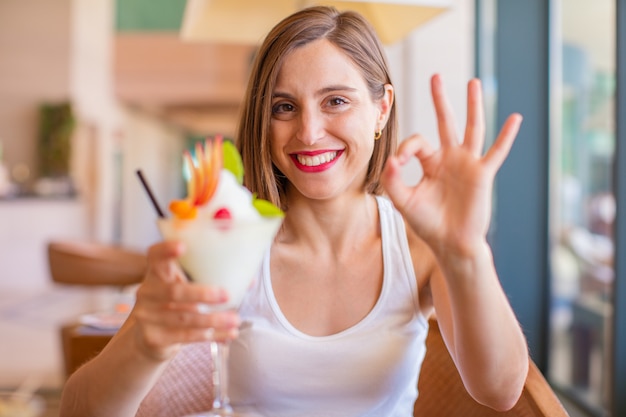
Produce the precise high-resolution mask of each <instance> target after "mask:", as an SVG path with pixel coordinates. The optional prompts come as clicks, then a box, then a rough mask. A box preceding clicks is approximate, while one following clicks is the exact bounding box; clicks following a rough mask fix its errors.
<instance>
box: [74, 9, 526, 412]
mask: <svg viewBox="0 0 626 417" xmlns="http://www.w3.org/2000/svg"><path fill="white" fill-rule="evenodd" d="M432 95H433V100H434V104H435V109H436V115H437V120H438V123H439V134H440V143H441V146H440V147H439V148H437V149H435V148H433V147H431V146H430V145H429V143H428V141H427V140H426V139H425V138H423V137H421V136H419V135H414V136H411V137H409V138H408V139H406V140H404V141H403V142H402V143H401V144H400V146H399V148H398V149H397V150H396V112H395V104H394V89H393V86H392V84H391V81H390V77H389V71H388V69H387V62H386V58H385V56H384V53H383V49H382V47H381V45H380V42H379V41H378V39H377V37H376V35H375V33H374V31H373V29H372V28H371V27H370V25H369V24H368V23H367V22H366V21H365V20H364V19H363V18H362V17H361V16H360V15H358V14H356V13H353V12H344V13H339V12H337V11H336V10H334V9H332V8H326V7H314V8H309V9H305V10H302V11H300V12H297V13H295V14H294V15H292V16H290V17H288V18H286V19H285V20H283V21H282V22H280V23H279V24H278V25H277V26H276V27H275V28H274V29H273V30H272V31H271V32H270V33H269V35H268V36H267V38H266V40H265V42H264V43H263V45H262V46H261V48H260V50H259V52H258V56H257V58H256V61H255V64H254V66H253V69H252V74H251V79H250V83H249V86H248V92H247V95H246V98H245V102H244V108H243V112H242V116H241V123H240V127H239V134H238V145H239V147H240V149H241V152H242V157H243V160H244V166H245V172H246V181H247V182H246V185H247V186H248V187H249V188H250V189H251V190H252V191H253V192H256V193H257V194H258V195H259V197H261V198H265V199H268V200H271V201H273V202H274V203H275V204H277V205H279V206H281V207H282V208H283V209H284V210H285V212H286V217H285V221H284V224H283V227H282V229H281V231H280V232H279V234H278V236H277V237H276V240H275V242H274V244H273V246H272V248H271V250H270V251H269V253H268V254H267V257H266V259H265V263H264V265H263V268H262V270H261V271H260V272H259V277H258V279H257V280H256V284H255V286H254V287H253V288H251V289H250V291H249V293H248V294H247V296H246V299H245V300H244V303H243V305H242V307H241V309H240V310H239V311H238V313H227V312H223V313H215V314H202V313H200V312H198V309H197V307H196V306H197V303H199V302H205V303H220V302H223V301H224V300H225V299H226V298H227V296H228V295H227V294H225V293H224V292H223V291H222V290H220V289H218V288H204V287H201V286H193V285H189V284H187V283H186V282H184V279H182V277H181V274H180V273H179V272H178V269H177V268H176V258H177V257H178V256H179V255H180V254H181V253H183V251H184V249H185V248H184V247H182V245H181V244H176V243H159V244H156V245H154V246H153V247H152V248H151V249H150V251H149V259H150V262H149V270H148V273H147V275H146V278H145V281H144V283H143V284H142V286H141V287H140V289H139V291H138V294H137V302H136V305H135V308H134V310H133V311H132V313H131V316H130V318H129V320H128V321H127V323H125V325H124V326H123V328H122V329H121V330H120V332H119V333H118V334H117V335H116V336H115V337H114V338H113V340H112V341H111V343H110V344H109V345H108V346H107V348H106V349H105V350H104V351H103V352H102V353H101V354H100V355H99V356H98V357H96V358H95V359H94V360H92V361H91V362H90V363H88V364H86V365H85V366H83V367H82V368H81V369H80V370H78V371H77V372H76V373H75V374H74V375H73V376H72V377H71V378H70V380H69V381H68V383H67V385H66V388H65V392H64V396H63V404H62V406H63V411H62V415H64V416H70V415H81V416H86V415H93V416H96V415H97V416H116V417H119V416H133V415H136V414H137V415H141V416H160V415H163V416H174V415H183V414H186V413H190V412H192V411H201V410H203V409H208V408H210V403H211V398H209V397H210V392H211V390H210V384H211V382H210V372H209V368H210V364H209V363H208V362H209V359H208V358H209V355H208V353H207V347H206V345H207V343H193V342H206V341H207V340H209V339H210V338H217V339H229V340H232V345H231V350H230V364H229V367H230V372H231V373H230V378H231V380H230V384H229V385H230V396H231V401H232V403H233V405H234V407H235V408H236V409H240V410H241V409H244V410H248V411H255V412H257V413H259V414H261V415H264V416H267V417H280V416H385V417H409V416H412V415H413V403H414V402H415V399H416V397H417V379H418V375H419V369H420V366H421V363H422V359H423V357H424V354H425V346H424V340H425V337H426V334H427V332H428V324H427V317H428V316H429V315H430V314H431V313H433V311H434V312H435V313H436V315H437V319H438V321H439V324H440V328H441V331H442V334H443V336H444V339H445V342H446V345H447V347H448V349H449V351H450V353H451V355H452V358H453V359H454V362H455V363H456V366H457V367H458V369H459V372H460V374H461V376H462V379H463V382H464V384H465V386H466V388H467V390H468V391H469V393H470V394H471V395H472V396H473V397H474V398H475V399H476V400H477V401H479V402H481V403H483V404H486V405H488V406H490V407H492V408H495V409H498V410H506V409H508V408H510V407H512V406H513V405H514V404H515V402H516V401H517V399H518V397H519V395H520V393H521V390H522V386H523V384H524V381H525V378H526V373H527V367H528V352H527V345H526V341H525V339H524V336H523V333H522V332H521V330H520V326H519V325H518V323H517V321H516V318H515V315H514V314H513V312H512V310H511V308H510V306H509V303H508V301H507V298H506V296H505V295H504V293H503V291H502V289H501V286H500V283H499V281H498V277H497V274H496V271H495V268H494V265H493V261H492V255H491V250H490V248H489V246H488V244H487V242H486V233H487V229H488V225H489V220H490V214H491V213H490V206H491V194H492V185H493V180H494V177H495V174H496V172H497V170H498V169H499V167H500V165H501V164H502V162H503V161H504V159H505V158H506V156H507V154H508V152H509V149H510V147H511V145H512V143H513V141H514V138H515V135H516V134H517V130H518V128H519V124H520V122H521V116H519V115H517V114H515V115H512V116H510V117H509V119H508V120H507V121H506V123H505V124H504V126H503V128H502V131H501V132H500V134H499V136H498V137H497V138H496V140H495V142H494V144H493V146H492V147H491V148H490V149H489V150H488V151H487V152H486V153H485V154H484V155H483V154H482V148H483V144H484V121H483V111H482V99H481V91H480V83H479V81H478V80H472V81H470V82H469V85H468V103H467V107H468V115H467V127H466V129H465V132H464V135H463V137H462V138H459V137H457V134H456V132H455V128H454V121H453V116H452V114H451V111H450V108H449V105H448V103H447V101H446V98H445V96H444V92H443V85H442V80H441V78H440V77H439V76H434V77H433V79H432ZM412 157H415V158H417V159H418V160H419V162H420V163H421V165H422V167H423V170H424V176H423V178H422V179H421V181H420V182H419V184H417V185H415V186H411V187H409V186H406V185H404V184H403V183H402V181H401V179H400V169H401V167H402V165H404V164H405V163H407V161H408V160H409V159H410V158H412ZM383 193H385V194H386V197H383V196H382V195H383Z"/></svg>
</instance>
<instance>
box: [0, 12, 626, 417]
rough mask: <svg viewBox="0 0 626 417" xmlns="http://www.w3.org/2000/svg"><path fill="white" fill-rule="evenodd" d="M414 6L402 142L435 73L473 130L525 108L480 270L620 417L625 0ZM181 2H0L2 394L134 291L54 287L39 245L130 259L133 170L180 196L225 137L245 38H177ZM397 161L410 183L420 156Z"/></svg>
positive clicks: (570, 393)
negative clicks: (475, 81) (490, 270)
mask: <svg viewBox="0 0 626 417" xmlns="http://www.w3.org/2000/svg"><path fill="white" fill-rule="evenodd" d="M277 3H282V2H277ZM419 3H421V4H423V5H426V6H431V7H434V8H435V9H436V12H435V13H431V14H429V15H428V17H427V18H425V19H421V18H420V17H419V16H418V15H417V14H415V15H411V14H409V15H408V17H409V19H408V20H413V23H414V27H410V28H409V29H410V30H407V33H406V34H404V35H402V37H401V38H399V39H396V40H394V41H391V42H388V43H387V44H386V50H387V53H388V56H389V59H390V64H391V68H392V75H393V80H394V84H395V86H396V91H397V100H398V105H399V113H400V134H401V137H405V136H407V135H409V134H411V133H414V132H420V133H422V134H424V135H426V136H427V137H429V138H431V139H432V140H433V143H436V142H437V130H436V124H435V120H434V112H433V109H432V105H431V99H430V88H429V79H430V76H431V75H432V74H434V73H441V74H442V75H443V76H444V80H445V82H446V89H447V91H448V93H449V96H450V100H451V103H452V106H453V108H454V111H455V113H456V115H457V123H458V125H459V129H460V128H461V127H462V125H463V123H464V120H465V88H466V83H467V81H468V80H469V79H470V78H471V77H474V76H479V77H480V78H481V79H482V80H483V87H484V90H485V107H486V110H487V123H488V140H492V139H493V138H494V136H495V135H496V134H497V129H498V127H499V126H500V125H501V123H502V122H503V121H504V119H505V118H506V116H507V115H508V114H510V113H511V112H513V111H519V112H521V113H522V114H523V115H524V124H523V127H522V131H521V132H520V135H519V137H518V140H517V141H516V144H515V146H514V148H513V151H512V154H511V156H510V158H509V159H508V160H507V162H506V163H505V165H504V166H503V168H502V170H501V172H500V174H499V175H498V179H497V183H496V189H495V196H494V215H493V222H492V229H491V231H490V241H491V244H492V246H493V248H494V257H495V262H496V267H497V268H498V271H499V273H500V276H501V280H502V283H503V287H504V288H505V291H506V292H507V295H509V298H510V300H511V303H512V305H513V307H514V309H515V310H516V313H517V314H518V317H519V318H520V321H521V323H522V325H523V327H524V330H525V332H526V335H527V337H528V339H529V345H530V349H531V355H532V357H533V359H534V360H535V362H536V363H537V364H538V365H539V366H540V368H541V369H542V371H543V372H544V374H545V375H546V376H547V377H548V380H549V381H550V382H551V383H552V384H553V386H554V387H555V389H556V390H557V391H558V392H559V394H560V395H561V396H562V398H564V401H567V404H568V406H569V407H571V410H572V413H574V412H576V413H580V415H589V416H613V417H617V416H620V415H626V405H625V403H624V401H626V400H625V399H624V398H621V397H623V395H622V396H621V397H620V396H619V395H617V394H618V393H620V392H621V393H622V394H623V393H624V392H626V381H625V380H624V378H625V375H626V340H625V339H626V334H625V332H626V313H625V312H624V303H625V302H626V301H625V300H626V294H625V289H624V285H625V282H624V281H625V279H626V278H624V275H625V270H624V266H623V264H622V263H621V262H624V261H623V260H624V259H626V255H624V248H623V247H621V246H618V245H617V243H616V242H624V241H626V231H625V230H624V226H623V225H621V228H620V223H619V221H618V220H619V219H620V218H622V217H623V216H619V214H620V212H623V210H624V209H623V207H624V205H625V204H624V201H625V198H626V197H625V194H626V192H625V190H624V187H625V185H624V179H623V178H626V173H624V167H626V160H625V158H626V156H625V155H624V150H623V148H624V147H623V146H622V147H620V146H619V141H618V140H617V138H618V137H619V136H620V132H623V129H622V128H621V126H620V123H623V122H621V121H620V118H618V117H617V111H618V109H619V108H620V107H619V105H618V103H619V102H620V101H621V100H623V97H624V94H625V93H624V92H622V91H621V90H620V85H621V84H619V82H618V81H619V75H620V68H626V67H624V64H622V65H621V66H620V57H621V55H620V50H619V48H618V45H620V40H621V39H622V38H624V34H623V33H622V32H623V30H620V28H621V27H626V26H625V25H626V22H624V20H625V18H624V17H622V16H621V15H622V14H623V13H620V10H622V8H621V4H622V1H619V0H596V1H594V2H589V1H585V0H550V1H543V0H528V1H525V2H511V1H498V0H454V1H453V0H450V1H443V0H441V1H434V0H433V1H421V2H419ZM186 5H187V2H186V1H185V0H151V1H149V0H47V1H42V0H0V389H15V388H16V387H18V386H19V385H20V384H23V383H24V381H31V382H32V381H33V380H36V382H37V386H38V389H39V391H40V392H43V393H51V394H49V397H50V398H53V397H54V393H58V391H59V390H60V389H61V388H62V386H63V382H64V380H65V377H66V369H65V363H64V353H65V352H64V349H63V346H62V342H63V341H62V339H61V333H60V329H61V328H62V327H63V326H64V325H66V324H67V323H72V322H74V321H76V320H77V319H79V318H80V317H81V316H83V315H84V314H86V313H93V312H103V311H105V312H106V311H115V310H116V309H119V306H120V305H130V304H132V287H129V286H126V285H124V286H122V285H99V286H90V287H88V286H85V285H67V283H59V282H58V280H54V279H53V277H52V274H51V272H50V257H49V253H48V248H49V243H50V242H53V241H63V242H72V243H75V244H77V245H81V244H83V242H84V245H85V247H87V246H88V245H90V244H97V245H106V246H110V247H115V248H122V249H124V250H128V251H133V252H136V253H143V252H145V250H146V248H147V247H148V246H149V245H150V244H152V243H154V242H155V241H157V240H158V238H159V237H158V234H157V230H156V227H155V225H154V220H155V218H156V213H155V212H154V209H153V208H152V206H151V205H150V203H149V200H148V198H147V196H146V195H145V193H144V190H143V189H142V188H141V186H140V183H139V181H138V179H137V177H136V175H135V171H136V170H137V169H141V170H142V171H143V173H144V175H145V176H146V178H147V179H148V181H149V182H150V184H151V186H152V188H153V190H154V192H155V195H156V197H157V198H158V199H159V200H160V201H161V202H162V203H166V202H167V201H169V200H170V199H172V198H175V197H178V196H180V195H181V193H182V192H183V189H182V186H183V183H182V174H181V167H180V165H181V160H180V155H181V151H182V149H184V148H187V147H189V146H190V145H191V144H192V143H193V142H194V141H195V140H198V139H200V138H203V137H205V136H212V135H215V134H222V135H225V136H226V137H230V136H232V135H233V134H234V132H235V129H236V119H237V114H238V109H239V105H240V102H241V99H242V97H243V93H244V91H245V85H246V81H247V71H248V66H249V64H250V61H251V59H252V57H253V55H254V52H255V44H254V43H242V42H237V43H233V42H229V41H227V40H224V39H220V40H213V41H209V40H206V39H203V40H200V39H195V40H192V39H188V37H186V38H185V39H183V38H181V35H180V33H181V27H182V25H183V20H185V17H186V16H185V7H186ZM238 13H241V14H244V13H245V8H243V7H242V8H240V10H239V12H238ZM242 18H243V17H242ZM383 20H384V19H383ZM388 20H390V21H394V20H393V19H392V18H389V19H388ZM623 22H624V23H623ZM624 41H626V40H623V41H622V42H624ZM625 43H626V42H625ZM623 44H624V43H622V45H623ZM622 59H623V58H622ZM622 72H623V71H622ZM622 119H624V120H626V118H622ZM404 174H405V177H406V180H407V181H409V182H415V181H417V180H418V179H419V176H420V169H419V166H417V164H415V165H410V166H409V167H407V169H406V170H405V172H404ZM620 174H622V175H620ZM620 203H621V204H620ZM622 245H623V244H622ZM620 254H621V255H622V256H620ZM51 401H53V400H51ZM50 412H51V413H54V411H50ZM51 415H54V414H51ZM572 415H574V414H572ZM576 415H578V414H576Z"/></svg>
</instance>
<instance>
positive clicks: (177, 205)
mask: <svg viewBox="0 0 626 417" xmlns="http://www.w3.org/2000/svg"><path fill="white" fill-rule="evenodd" d="M222 160H223V156H222V138H221V136H217V137H215V139H213V140H206V141H204V144H202V143H201V142H198V143H197V144H196V157H195V158H194V157H193V156H192V155H191V153H190V152H189V151H187V150H186V151H185V152H184V154H183V162H184V164H185V168H186V169H187V171H188V172H189V179H188V180H187V198H185V199H184V200H173V201H172V202H171V203H170V205H169V209H170V211H171V212H172V213H173V214H174V216H175V217H177V218H179V219H194V218H195V217H196V216H197V211H198V209H197V208H198V207H199V206H203V205H205V204H206V203H207V202H208V201H209V200H210V199H211V197H213V194H214V193H215V190H216V189H217V184H218V182H219V179H220V171H221V170H222Z"/></svg>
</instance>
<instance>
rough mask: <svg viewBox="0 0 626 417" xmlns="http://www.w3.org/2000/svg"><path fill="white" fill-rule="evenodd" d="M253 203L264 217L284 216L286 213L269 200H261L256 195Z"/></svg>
mask: <svg viewBox="0 0 626 417" xmlns="http://www.w3.org/2000/svg"><path fill="white" fill-rule="evenodd" d="M252 205H253V206H254V208H255V209H256V210H257V211H258V212H259V214H260V215H261V216H263V217H284V216H285V213H284V212H283V211H282V210H281V209H280V208H278V207H277V206H276V205H274V204H272V203H271V202H269V201H267V200H261V199H260V198H256V195H254V197H253V200H252Z"/></svg>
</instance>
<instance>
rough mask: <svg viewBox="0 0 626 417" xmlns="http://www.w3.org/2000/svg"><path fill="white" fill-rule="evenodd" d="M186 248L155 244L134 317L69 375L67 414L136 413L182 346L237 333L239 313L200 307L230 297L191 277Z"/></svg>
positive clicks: (63, 409)
mask: <svg viewBox="0 0 626 417" xmlns="http://www.w3.org/2000/svg"><path fill="white" fill-rule="evenodd" d="M183 250H184V248H183V246H182V245H181V244H177V243H160V244H157V245H154V246H153V247H151V248H150V250H149V253H148V271H147V274H146V277H145V279H144V281H143V283H142V284H141V286H140V287H139V289H138V291H137V299H136V302H135V306H134V308H133V310H132V311H131V314H130V317H129V319H128V320H127V321H126V323H124V326H122V328H121V329H120V331H119V332H118V333H117V334H116V335H115V336H114V337H113V339H112V340H111V341H110V342H109V344H108V345H107V346H106V347H105V348H104V349H103V350H102V352H101V353H100V354H99V355H98V356H97V357H95V358H94V359H92V360H91V361H90V362H88V363H87V364H85V365H84V366H82V367H81V368H79V369H78V370H77V371H76V372H75V373H74V374H73V375H72V376H71V377H70V378H69V379H68V381H67V383H66V384H65V387H64V390H63V395H62V399H61V413H60V415H61V416H62V417H65V416H67V417H70V416H94V417H95V416H102V417H104V416H110V417H125V416H128V417H131V416H134V415H135V413H136V412H137V409H138V408H139V405H140V403H141V401H142V400H143V398H144V397H145V396H146V394H147V393H148V392H149V391H150V389H151V388H152V386H153V385H154V383H155V382H156V380H157V379H158V378H159V376H160V375H161V373H162V372H163V370H164V369H165V367H166V366H167V364H168V363H169V361H170V360H171V359H172V358H173V357H174V355H176V353H177V352H178V350H179V349H180V347H181V345H182V344H184V343H191V342H199V341H205V340H209V339H217V340H226V339H232V338H234V337H236V335H237V326H238V325H239V318H238V316H237V315H236V314H235V313H233V312H226V311H225V312H220V313H213V314H205V313H202V312H201V311H199V309H198V304H199V303H207V304H218V303H223V302H225V301H226V300H227V296H226V294H225V293H224V291H222V290H218V289H213V288H209V287H206V286H199V285H192V284H189V283H187V282H186V281H185V279H184V278H183V277H182V274H181V273H180V270H179V268H178V267H177V263H176V258H177V257H178V256H180V254H181V253H182V251H183ZM207 360H208V359H207Z"/></svg>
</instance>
